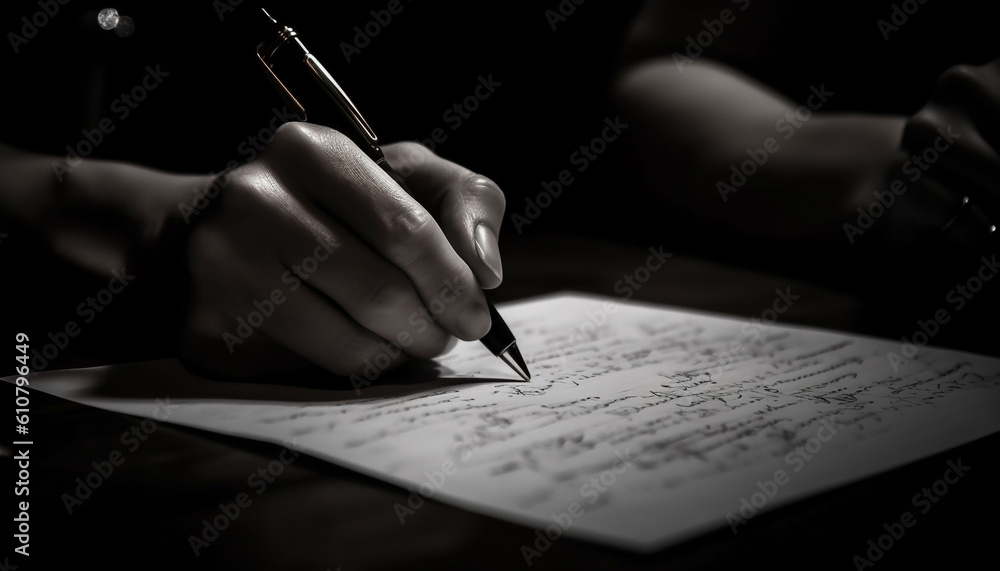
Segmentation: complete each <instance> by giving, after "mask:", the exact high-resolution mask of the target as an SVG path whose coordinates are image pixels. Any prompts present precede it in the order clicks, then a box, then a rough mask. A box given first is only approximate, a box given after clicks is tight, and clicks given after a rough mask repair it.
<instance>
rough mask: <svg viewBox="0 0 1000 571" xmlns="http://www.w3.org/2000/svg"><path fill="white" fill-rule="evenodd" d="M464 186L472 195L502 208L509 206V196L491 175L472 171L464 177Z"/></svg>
mask: <svg viewBox="0 0 1000 571" xmlns="http://www.w3.org/2000/svg"><path fill="white" fill-rule="evenodd" d="M462 188H464V189H466V192H467V193H468V194H469V195H471V196H474V197H476V198H479V199H482V200H486V201H489V202H494V203H496V204H498V205H500V207H501V208H502V209H505V208H506V207H507V197H506V196H505V195H504V193H503V191H502V190H500V186H499V185H497V183H495V182H493V180H492V179H490V178H489V177H486V176H484V175H481V174H478V173H474V172H470V173H468V174H466V175H465V176H464V177H463V181H462Z"/></svg>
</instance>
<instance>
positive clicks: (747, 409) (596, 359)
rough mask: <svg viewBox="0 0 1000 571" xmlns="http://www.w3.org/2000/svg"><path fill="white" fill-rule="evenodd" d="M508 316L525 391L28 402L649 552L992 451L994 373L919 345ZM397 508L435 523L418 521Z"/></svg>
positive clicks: (649, 316)
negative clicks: (905, 348) (344, 470)
mask: <svg viewBox="0 0 1000 571" xmlns="http://www.w3.org/2000/svg"><path fill="white" fill-rule="evenodd" d="M501 312H502V313H503V314H504V316H505V318H506V320H507V322H508V324H509V325H510V327H511V329H512V330H513V331H514V332H515V334H516V335H517V337H518V344H519V346H520V347H521V350H522V353H523V354H524V356H525V358H526V360H527V361H528V365H529V368H530V370H531V372H532V374H533V375H534V376H533V378H532V380H531V381H530V382H521V381H517V380H515V379H516V377H515V376H514V374H513V372H511V371H510V370H508V369H507V368H506V366H505V365H504V364H503V363H502V362H500V361H499V360H498V359H496V358H495V357H493V356H492V355H490V354H489V353H488V352H487V351H486V350H485V349H484V348H483V347H482V345H481V344H479V343H465V344H461V345H460V346H459V347H457V348H456V349H455V350H454V351H453V352H452V353H450V354H448V355H446V356H444V357H442V358H441V359H440V360H439V363H440V367H439V369H440V372H439V375H440V378H437V379H430V380H417V379H399V378H394V379H380V380H378V381H376V382H375V383H373V384H372V385H371V386H368V387H364V388H362V389H361V390H360V394H357V393H356V391H355V390H354V389H353V388H350V387H347V388H341V389H340V390H320V389H307V388H300V387H294V386H293V387H283V386H274V385H252V384H242V383H224V382H216V381H209V380H206V379H202V378H199V377H196V376H194V375H192V374H190V373H188V372H186V371H185V370H184V369H183V368H182V367H181V366H180V365H179V364H178V363H177V362H176V361H172V360H165V361H153V362H148V363H139V364H130V365H116V366H109V367H98V368H93V369H79V370H68V371H51V372H44V373H41V374H39V375H37V376H36V377H34V378H33V379H32V380H31V388H32V389H33V390H41V391H45V392H48V393H52V394H55V395H58V396H61V397H63V398H67V399H70V400H73V401H76V402H80V403H84V404H88V405H92V406H96V407H99V408H103V409H108V410H113V411H118V412H123V413H128V414H134V415H139V416H147V417H153V418H157V419H162V417H163V414H164V412H163V411H164V409H160V410H159V411H157V405H156V399H160V400H161V402H165V401H166V399H167V398H169V402H170V403H171V404H172V405H177V406H176V407H175V408H173V409H170V410H171V412H170V416H169V418H168V421H169V422H172V423H177V424H181V425H186V426H192V427H197V428H201V429H206V430H210V431H214V432H219V433H224V434H230V435H238V436H244V437H248V438H253V439H258V440H264V441H270V442H275V443H279V444H284V445H286V446H292V447H294V448H296V449H298V450H301V451H304V452H306V453H308V454H311V455H313V456H316V457H319V458H323V459H325V460H328V461H330V462H333V463H336V464H339V465H343V466H346V467H349V468H352V469H355V470H358V471H361V472H364V473H367V474H370V475H372V476H374V477H377V478H381V479H384V480H387V481H389V482H393V483H396V484H398V485H401V486H404V487H406V488H410V489H411V490H413V491H414V492H415V494H419V495H423V496H426V497H431V498H434V499H437V500H441V501H445V502H449V503H453V504H457V505H460V506H463V507H466V508H468V509H472V510H476V511H479V512H482V513H485V514H490V515H493V516H495V517H500V518H506V519H509V520H513V521H516V522H519V523H523V524H526V525H529V526H534V527H538V528H539V529H544V528H545V527H547V526H549V525H552V524H554V523H555V522H557V521H561V522H562V523H563V526H564V527H565V526H566V525H567V522H568V528H567V529H566V530H565V531H563V532H562V533H564V534H566V535H571V536H576V537H581V538H585V539H590V540H593V541H598V542H602V543H606V544H609V545H613V546H617V547H621V548H626V549H632V550H636V551H652V550H656V549H659V548H662V547H665V546H667V545H669V544H671V543H675V542H677V541H680V540H682V539H685V538H688V537H690V536H691V535H693V534H696V533H698V532H701V531H704V530H707V529H710V528H715V527H726V526H731V525H739V524H740V520H738V519H735V518H736V517H745V516H747V515H751V516H752V513H753V512H751V511H749V510H748V509H747V508H746V507H745V506H744V500H745V501H746V502H747V503H749V504H751V505H754V506H760V508H759V509H757V508H756V507H755V509H757V511H758V512H759V511H763V510H769V509H772V508H774V507H775V506H779V505H781V504H784V503H787V502H789V501H791V500H794V499H796V498H801V497H804V496H807V495H810V494H814V493H817V492H819V491H821V490H824V489H828V488H830V487H832V486H837V485H842V484H845V483H847V482H850V481H853V480H857V479H860V478H863V477H866V476H870V475H873V474H875V473H878V472H881V471H884V470H887V469H889V468H893V467H896V466H899V465H902V464H904V463H907V462H911V461H914V460H917V459H919V458H922V457H925V456H928V455H931V454H935V453H938V452H941V451H944V450H947V449H949V448H952V447H955V446H958V445H960V444H963V443H966V442H969V441H972V440H974V439H977V438H980V437H983V436H987V435H989V434H991V433H994V432H997V431H1000V360H998V359H993V358H987V357H983V356H978V355H972V354H967V353H960V352H954V351H944V350H938V349H932V348H926V347H925V348H921V349H920V350H919V352H918V353H917V354H916V355H915V356H914V357H913V359H911V360H909V361H908V362H905V363H903V364H901V365H899V366H898V372H897V371H894V370H893V366H892V364H891V362H890V359H889V357H888V354H889V353H890V352H894V353H895V354H896V355H899V356H900V357H902V355H903V354H902V353H901V342H899V341H897V342H893V341H889V340H880V339H872V338H865V337H858V336H848V335H844V334H839V333H833V332H826V331H820V330H815V329H808V328H799V327H782V326H778V325H771V326H763V325H761V324H759V323H758V324H752V323H748V322H746V321H740V320H735V319H728V318H722V317H718V316H713V315H707V314H702V313H692V312H688V311H678V310H673V309H667V308H662V307H660V306H651V305H645V304H637V303H631V302H618V301H615V300H613V299H606V298H597V297H588V296H580V295H554V296H549V297H544V298H537V299H533V300H529V301H525V302H521V303H515V304H509V305H506V306H503V307H501ZM6 380H8V381H10V380H11V379H6ZM778 471H781V472H782V473H783V474H784V476H781V477H779V476H777V473H778ZM768 491H770V492H771V496H772V497H767V494H766V492H768ZM754 494H757V495H756V496H755V495H754ZM417 497H418V496H416V495H415V496H413V499H414V500H416V498H417ZM413 506H417V509H416V510H414V511H413V512H409V511H407V510H406V509H400V508H401V507H403V508H411V507H413ZM574 506H575V507H574ZM741 508H743V512H742V514H741V511H740V510H741ZM384 509H386V510H390V511H395V512H397V514H398V515H400V516H401V518H402V519H404V520H405V519H408V518H419V517H420V515H421V514H420V511H419V502H417V501H414V502H413V504H411V506H405V505H403V504H400V505H399V506H392V505H387V506H385V507H384ZM745 521H747V522H748V525H752V518H751V519H749V520H745ZM734 522H735V523H734ZM532 541H534V535H533V534H529V533H526V537H525V543H526V544H529V545H530V544H531V542H532Z"/></svg>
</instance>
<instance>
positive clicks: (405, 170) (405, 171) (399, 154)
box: [391, 141, 434, 178]
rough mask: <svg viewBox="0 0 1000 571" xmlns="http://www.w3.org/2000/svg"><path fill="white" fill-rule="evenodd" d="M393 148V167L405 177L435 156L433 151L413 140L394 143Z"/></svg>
mask: <svg viewBox="0 0 1000 571" xmlns="http://www.w3.org/2000/svg"><path fill="white" fill-rule="evenodd" d="M391 150H392V163H393V168H394V169H395V170H396V172H397V173H399V174H400V175H401V176H403V177H404V178H405V177H409V176H410V175H412V174H413V173H414V172H416V170H417V168H419V167H420V165H422V164H423V163H424V162H426V161H427V160H428V159H429V158H431V157H433V156H434V152H433V151H431V150H430V149H428V148H427V147H425V146H424V145H422V144H420V143H417V142H413V141H404V142H401V143H394V144H393V145H392V146H391Z"/></svg>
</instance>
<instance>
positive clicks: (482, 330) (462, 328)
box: [458, 303, 493, 341]
mask: <svg viewBox="0 0 1000 571" xmlns="http://www.w3.org/2000/svg"><path fill="white" fill-rule="evenodd" d="M492 325H493V323H492V321H491V320H490V312H489V311H488V310H487V309H486V306H484V305H483V304H481V303H473V304H472V305H470V306H469V307H466V308H465V311H463V312H462V314H461V315H459V316H458V331H459V333H461V334H462V337H463V338H464V339H466V340H468V341H472V340H475V339H480V338H482V336H483V335H486V334H487V333H489V332H490V327H491V326H492Z"/></svg>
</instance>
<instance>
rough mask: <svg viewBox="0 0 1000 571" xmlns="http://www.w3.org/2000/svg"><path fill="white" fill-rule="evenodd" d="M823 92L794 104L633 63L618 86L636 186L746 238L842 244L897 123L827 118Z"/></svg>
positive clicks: (894, 142) (721, 70)
mask: <svg viewBox="0 0 1000 571" xmlns="http://www.w3.org/2000/svg"><path fill="white" fill-rule="evenodd" d="M832 87H833V86H820V85H816V86H803V100H804V101H806V102H807V104H805V105H801V106H800V105H799V104H796V103H794V102H792V101H789V100H787V99H786V98H784V97H782V96H780V95H778V94H775V93H773V92H771V91H769V90H768V89H767V88H766V87H764V86H761V85H760V84H758V83H756V82H755V81H753V80H752V79H750V78H748V77H745V76H742V75H740V74H739V73H737V72H735V71H733V70H731V69H728V68H726V67H724V66H721V65H718V64H714V63H710V62H706V61H697V62H693V63H688V64H686V65H685V66H684V67H683V70H681V69H680V68H678V67H677V65H676V64H675V63H674V62H673V61H672V60H669V59H661V60H654V61H650V62H647V63H645V64H643V65H640V66H636V67H635V68H632V69H631V70H629V71H627V72H626V73H625V74H623V76H622V78H621V79H620V80H619V83H618V85H617V89H616V95H617V100H618V102H619V105H620V107H621V108H622V110H623V111H624V113H625V114H626V115H627V116H628V117H629V118H630V119H631V120H633V126H632V128H631V129H630V135H631V136H632V137H633V141H634V142H635V143H636V147H635V149H636V150H635V152H636V154H637V156H636V159H637V160H635V161H634V164H633V168H634V169H636V170H638V171H640V172H638V173H637V174H638V176H637V177H636V180H637V181H638V184H639V186H640V187H643V190H645V191H646V193H647V194H649V195H651V196H654V197H656V198H658V200H659V202H660V203H661V204H664V205H666V206H669V207H671V208H677V209H680V210H682V211H684V212H685V213H687V214H689V215H691V216H693V217H696V218H701V219H707V220H711V221H712V222H713V223H719V224H717V225H713V226H716V228H724V229H725V230H726V231H727V232H730V233H732V234H733V235H739V236H742V237H745V238H747V239H748V240H751V241H753V240H755V239H756V240H757V241H761V242H764V241H767V240H768V239H775V238H777V239H779V240H780V239H781V237H782V236H784V237H788V236H796V239H797V240H803V241H804V243H809V245H811V246H822V247H829V248H840V247H844V246H845V245H846V244H847V243H846V241H845V240H843V233H842V230H841V225H842V223H843V222H845V221H848V220H850V219H851V218H850V214H851V213H852V212H853V211H854V209H855V208H856V206H857V205H858V204H859V201H863V200H865V199H866V198H867V200H868V202H870V200H871V196H870V193H871V192H872V190H875V189H874V188H872V181H873V180H874V179H876V178H877V177H878V176H879V175H880V174H881V173H884V172H885V169H886V168H888V166H889V165H890V164H891V162H892V160H893V158H894V157H895V156H896V153H897V150H898V148H899V140H900V137H901V134H902V128H903V122H904V119H903V118H902V117H891V116H863V115H847V114H832V113H826V112H824V111H823V108H824V106H825V104H826V103H827V102H828V101H829V100H830V99H832V98H835V97H836V91H835V90H833V92H832V93H831V90H830V89H828V88H832ZM747 161H749V162H747ZM866 193H867V194H868V196H867V197H866V196H865V194H866ZM865 204H867V202H865ZM790 212H794V213H795V216H788V213H790ZM841 242H843V243H841Z"/></svg>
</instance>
